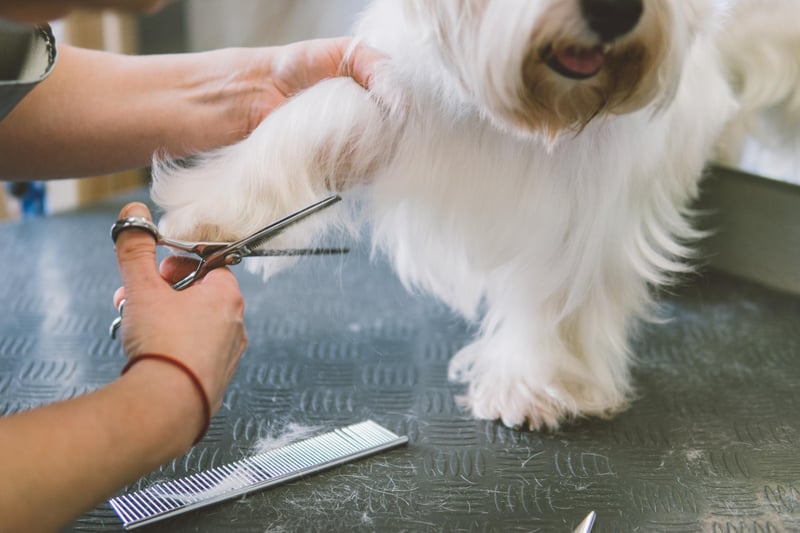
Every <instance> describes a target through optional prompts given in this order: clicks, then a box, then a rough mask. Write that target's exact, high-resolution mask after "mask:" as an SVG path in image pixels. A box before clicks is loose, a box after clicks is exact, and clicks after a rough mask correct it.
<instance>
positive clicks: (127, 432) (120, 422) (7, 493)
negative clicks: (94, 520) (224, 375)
mask: <svg viewBox="0 0 800 533" xmlns="http://www.w3.org/2000/svg"><path fill="white" fill-rule="evenodd" d="M200 406H201V404H200V401H199V400H198V397H197V391H196V390H195V389H194V386H193V385H192V383H191V382H190V381H189V380H188V379H187V378H186V376H185V375H184V374H183V373H182V372H181V371H180V370H178V369H175V368H174V367H172V366H170V365H167V364H164V363H160V362H158V361H143V362H141V363H139V364H137V365H135V366H133V367H132V368H131V369H130V371H129V372H128V373H126V374H125V375H124V376H122V377H121V378H119V379H118V380H117V381H116V382H114V383H112V384H111V385H109V386H107V387H105V388H103V389H99V390H97V391H95V392H92V393H90V394H87V395H85V396H81V397H78V398H75V399H72V400H69V401H66V402H62V403H59V404H53V405H49V406H46V407H42V408H38V409H33V410H31V411H27V412H25V413H21V414H18V415H14V416H11V417H7V418H4V419H0V458H2V459H0V464H2V467H3V468H2V469H3V476H2V477H0V531H2V532H4V533H7V532H15V531H26V532H28V531H53V530H56V529H57V528H59V527H60V526H63V525H65V524H66V523H68V522H69V521H70V520H71V519H73V518H74V517H76V516H77V515H78V514H80V513H81V512H83V511H85V510H88V509H89V508H91V507H92V506H94V505H96V504H97V502H98V501H102V500H103V499H105V498H107V497H109V496H110V495H112V494H113V493H114V492H116V491H117V490H119V489H120V488H121V487H122V486H124V485H125V484H127V483H130V482H132V481H134V480H136V479H137V478H138V477H140V476H141V475H144V474H146V473H147V472H150V471H152V470H153V469H155V468H156V467H158V465H160V464H162V463H164V462H166V461H168V460H170V459H172V458H173V457H176V456H178V455H180V454H181V453H183V452H185V451H186V450H187V449H188V448H189V446H190V445H191V443H192V441H193V439H194V437H196V436H197V432H198V431H199V428H200V427H202V425H203V419H202V416H203V415H202V410H201V408H200ZM45 510H46V511H45Z"/></svg>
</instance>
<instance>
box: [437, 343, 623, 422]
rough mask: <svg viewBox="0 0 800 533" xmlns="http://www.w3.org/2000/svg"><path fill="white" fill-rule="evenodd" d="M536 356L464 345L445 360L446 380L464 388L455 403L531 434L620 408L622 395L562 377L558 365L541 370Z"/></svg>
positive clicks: (478, 416) (491, 344) (606, 413)
mask: <svg viewBox="0 0 800 533" xmlns="http://www.w3.org/2000/svg"><path fill="white" fill-rule="evenodd" d="M535 356H536V354H533V353H513V354H510V353H502V352H499V351H497V347H496V346H495V345H494V343H491V342H487V341H485V340H482V341H477V342H475V343H473V344H471V345H469V346H467V347H465V348H464V349H462V350H461V351H460V352H459V353H457V354H456V355H455V356H454V357H453V359H452V360H451V361H450V367H449V373H448V375H449V378H450V379H451V380H453V381H458V382H462V383H467V384H468V385H467V391H466V393H465V394H464V395H462V396H459V397H458V398H457V401H458V402H459V404H460V405H462V406H463V407H465V408H467V409H469V410H470V411H471V412H472V414H473V416H475V417H476V418H481V419H487V420H501V421H502V423H503V424H504V425H506V426H508V427H511V428H522V427H527V428H529V429H531V430H538V429H547V430H556V429H558V427H559V426H560V425H561V424H562V423H564V422H566V421H569V420H572V419H575V418H577V417H581V416H601V417H606V416H608V415H610V414H612V413H613V412H615V411H618V410H619V409H621V408H622V407H623V406H624V405H625V400H624V397H625V395H624V392H621V391H618V390H616V389H615V388H614V387H611V388H609V390H604V388H603V386H602V384H599V383H593V382H592V381H591V379H589V378H587V379H586V381H585V382H580V383H578V382H576V381H575V379H574V376H572V379H567V378H566V377H565V376H562V375H560V374H559V368H558V367H557V366H556V367H554V368H543V361H542V360H541V359H540V360H538V361H537V360H535V359H533V358H534V357H535ZM554 360H555V361H557V359H554Z"/></svg>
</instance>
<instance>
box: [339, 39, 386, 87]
mask: <svg viewBox="0 0 800 533" xmlns="http://www.w3.org/2000/svg"><path fill="white" fill-rule="evenodd" d="M344 45H347V49H346V50H345V52H344V54H343V57H344V60H345V68H346V73H347V74H348V75H349V76H351V77H352V78H353V79H354V80H355V81H356V83H358V84H359V85H361V86H362V87H364V88H365V89H370V88H371V87H370V86H371V82H372V76H373V74H374V73H375V71H376V70H377V69H378V68H379V66H380V64H381V62H383V61H384V60H385V59H386V56H385V55H383V54H382V53H381V52H379V51H377V50H375V49H374V48H371V47H369V46H367V45H366V44H364V43H361V42H357V41H350V42H349V43H348V42H347V41H341V42H340V46H344Z"/></svg>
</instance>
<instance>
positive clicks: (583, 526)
mask: <svg viewBox="0 0 800 533" xmlns="http://www.w3.org/2000/svg"><path fill="white" fill-rule="evenodd" d="M595 518H597V513H595V512H594V511H591V512H590V513H589V514H588V515H587V516H586V518H584V519H583V522H581V523H580V524H579V525H578V527H577V528H576V529H575V532H574V533H590V532H591V531H592V527H594V520H595Z"/></svg>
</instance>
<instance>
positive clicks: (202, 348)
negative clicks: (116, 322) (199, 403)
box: [115, 203, 247, 414]
mask: <svg viewBox="0 0 800 533" xmlns="http://www.w3.org/2000/svg"><path fill="white" fill-rule="evenodd" d="M129 216H143V217H146V218H148V219H150V212H149V211H148V209H147V207H146V206H144V205H143V204H140V203H132V204H128V205H127V206H125V207H124V208H123V209H122V211H121V212H120V218H123V217H129ZM117 259H118V262H119V269H120V274H121V276H122V283H123V288H122V289H121V290H118V291H117V293H116V294H115V300H116V301H115V304H117V303H119V299H121V297H122V296H123V295H124V297H125V299H126V303H125V307H124V309H123V313H122V316H123V320H122V330H121V332H122V342H123V347H124V349H125V353H126V355H127V356H128V357H129V358H130V357H134V356H136V355H139V354H144V353H155V354H163V355H167V356H170V357H173V358H175V359H178V360H180V361H181V362H182V363H184V364H185V365H186V366H187V367H189V368H190V369H191V370H192V371H193V372H194V373H195V374H196V375H197V377H198V378H199V379H200V382H201V383H202V385H203V387H204V388H205V391H206V394H207V395H208V398H209V401H210V403H211V411H212V414H213V413H215V412H216V411H217V410H218V409H219V407H220V405H221V404H222V397H223V394H224V392H225V388H226V387H227V385H228V383H229V381H230V379H231V378H232V377H233V374H234V372H235V370H236V366H237V364H238V362H239V358H240V357H241V355H242V353H243V352H244V350H245V348H246V346H247V335H246V333H245V330H244V321H243V315H244V300H243V298H242V295H241V293H240V292H239V285H238V283H237V281H236V278H235V277H234V276H233V274H232V273H231V272H230V270H228V269H227V268H217V269H215V270H212V271H211V272H209V273H208V274H206V276H205V277H203V278H202V279H201V280H199V281H196V282H195V283H194V284H193V285H192V286H190V287H188V288H187V289H184V290H182V291H176V290H174V289H172V287H171V286H170V282H169V280H168V279H164V277H162V275H161V274H160V273H159V270H158V268H157V266H156V247H155V241H154V240H153V237H152V236H151V235H150V234H149V233H147V232H145V231H142V230H135V229H131V230H126V231H123V232H121V233H120V234H119V237H118V238H117ZM168 264H172V263H171V262H170V263H168ZM184 270H185V269H184ZM139 365H162V366H164V367H168V366H169V365H167V364H166V363H163V362H161V361H158V360H143V361H141V362H138V363H137V364H136V366H139ZM187 379H189V378H187Z"/></svg>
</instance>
